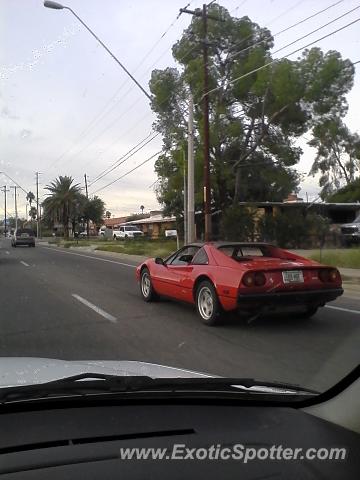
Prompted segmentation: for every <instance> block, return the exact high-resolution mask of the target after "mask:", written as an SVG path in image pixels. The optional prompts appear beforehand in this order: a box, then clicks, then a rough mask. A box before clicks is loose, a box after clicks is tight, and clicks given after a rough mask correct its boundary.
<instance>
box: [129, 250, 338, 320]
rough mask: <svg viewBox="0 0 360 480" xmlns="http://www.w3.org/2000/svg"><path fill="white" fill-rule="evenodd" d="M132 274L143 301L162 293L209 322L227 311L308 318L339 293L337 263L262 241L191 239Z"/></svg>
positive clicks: (144, 264)
mask: <svg viewBox="0 0 360 480" xmlns="http://www.w3.org/2000/svg"><path fill="white" fill-rule="evenodd" d="M136 277H137V279H138V281H139V283H140V292H141V295H142V298H143V299H144V300H145V301H146V302H150V301H151V300H154V299H156V297H157V296H159V295H164V296H166V297H171V298H173V299H176V300H181V301H185V302H189V303H192V304H195V305H196V309H197V312H198V314H199V316H200V318H201V320H202V321H203V322H204V323H205V324H207V325H214V324H216V323H217V322H218V321H219V320H220V318H221V314H222V313H223V312H226V311H238V312H239V313H240V315H244V316H245V317H246V318H248V317H256V316H259V315H261V314H263V313H269V312H270V313H271V312H274V313H275V312H279V313H280V312H284V311H285V312H287V313H289V315H290V318H291V316H294V315H295V314H297V315H298V316H300V317H303V318H306V317H311V316H312V315H314V314H315V313H316V311H317V309H318V308H319V307H322V306H324V305H325V304H326V303H327V302H330V301H332V300H335V299H336V298H337V297H339V296H340V295H342V293H343V289H342V281H341V276H340V273H339V271H338V270H337V269H336V268H333V267H328V266H325V265H321V264H320V263H318V262H315V261H313V260H309V259H307V258H303V257H300V256H299V255H295V254H293V253H291V252H288V251H286V250H283V249H281V248H277V247H275V246H272V245H269V244H266V243H225V242H224V243H220V242H219V243H194V244H191V245H187V246H185V247H183V248H181V249H180V250H178V251H177V252H175V253H174V254H172V255H170V257H168V258H167V259H166V260H163V259H162V258H155V259H149V260H146V261H145V262H143V263H142V264H141V265H139V267H137V269H136Z"/></svg>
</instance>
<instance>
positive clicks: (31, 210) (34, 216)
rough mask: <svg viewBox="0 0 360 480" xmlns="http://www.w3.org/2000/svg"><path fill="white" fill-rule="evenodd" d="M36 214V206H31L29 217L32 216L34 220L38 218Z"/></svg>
mask: <svg viewBox="0 0 360 480" xmlns="http://www.w3.org/2000/svg"><path fill="white" fill-rule="evenodd" d="M36 216H37V210H36V207H31V208H30V210H29V217H30V218H31V219H32V220H36Z"/></svg>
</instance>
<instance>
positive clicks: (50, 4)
mask: <svg viewBox="0 0 360 480" xmlns="http://www.w3.org/2000/svg"><path fill="white" fill-rule="evenodd" d="M44 7H47V8H52V9H54V10H62V9H64V10H69V12H71V13H72V14H73V15H74V17H75V18H77V20H79V22H80V23H81V24H82V25H83V26H84V27H85V28H86V30H87V31H88V32H90V33H91V35H92V36H93V37H94V38H95V39H96V40H97V41H98V42H99V43H100V45H101V46H102V47H103V48H104V49H105V50H106V51H107V52H108V54H109V55H110V56H111V57H112V58H113V59H114V60H115V62H116V63H117V64H118V65H119V66H120V67H121V68H122V69H123V70H124V72H125V73H127V75H129V77H130V78H131V80H132V81H133V82H135V83H136V85H137V86H138V87H139V88H140V90H141V91H142V92H143V94H144V95H146V96H147V98H148V99H149V100H150V101H151V96H150V95H149V94H148V93H147V91H146V90H145V89H144V88H143V87H142V86H141V85H140V83H139V82H138V81H137V80H136V78H135V77H134V76H133V75H132V74H131V73H130V72H129V70H128V69H127V68H126V67H125V66H124V65H123V64H122V63H121V62H120V60H119V59H118V58H117V57H116V56H115V55H114V54H113V52H112V51H111V50H110V49H109V48H108V47H107V46H106V45H105V43H104V42H102V41H101V40H100V38H99V37H98V36H97V35H96V34H95V33H94V32H93V31H92V30H91V28H90V27H88V26H87V25H86V23H85V22H84V21H83V20H81V18H80V17H79V16H78V15H77V14H76V13H75V12H74V10H72V9H71V8H70V7H67V6H65V5H61V4H60V3H57V2H52V1H50V0H45V1H44Z"/></svg>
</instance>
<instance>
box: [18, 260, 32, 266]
mask: <svg viewBox="0 0 360 480" xmlns="http://www.w3.org/2000/svg"><path fill="white" fill-rule="evenodd" d="M20 263H22V264H23V265H24V267H30V265H29V264H28V263H26V262H23V261H22V260H20Z"/></svg>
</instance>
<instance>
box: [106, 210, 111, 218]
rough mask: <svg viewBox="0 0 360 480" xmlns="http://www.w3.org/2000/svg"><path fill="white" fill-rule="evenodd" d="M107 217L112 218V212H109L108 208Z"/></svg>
mask: <svg viewBox="0 0 360 480" xmlns="http://www.w3.org/2000/svg"><path fill="white" fill-rule="evenodd" d="M105 217H106V218H111V212H109V210H106V212H105Z"/></svg>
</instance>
